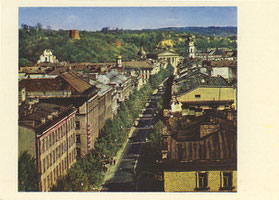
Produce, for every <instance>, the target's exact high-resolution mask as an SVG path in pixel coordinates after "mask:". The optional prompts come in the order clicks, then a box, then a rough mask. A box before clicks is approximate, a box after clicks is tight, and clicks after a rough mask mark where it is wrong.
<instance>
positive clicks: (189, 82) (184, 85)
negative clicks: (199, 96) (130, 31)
mask: <svg viewBox="0 0 279 200" xmlns="http://www.w3.org/2000/svg"><path fill="white" fill-rule="evenodd" d="M199 87H206V88H208V87H210V88H220V87H232V86H231V85H230V84H229V83H228V82H227V81H226V80H225V79H224V78H223V77H221V76H218V77H211V76H208V75H206V74H203V73H201V72H199V71H195V72H192V73H190V74H188V75H186V76H183V77H181V78H179V79H177V80H176V84H175V85H173V90H174V92H175V94H176V95H178V96H179V95H182V94H185V93H187V92H189V91H191V90H193V89H196V88H199Z"/></svg>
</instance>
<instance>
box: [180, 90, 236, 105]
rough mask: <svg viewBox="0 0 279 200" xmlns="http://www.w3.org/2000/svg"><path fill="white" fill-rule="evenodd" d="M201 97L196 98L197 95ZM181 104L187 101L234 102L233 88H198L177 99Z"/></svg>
mask: <svg viewBox="0 0 279 200" xmlns="http://www.w3.org/2000/svg"><path fill="white" fill-rule="evenodd" d="M198 94H199V95H200V96H201V97H200V98H196V97H195V95H198ZM177 100H178V101H179V102H187V101H196V102H199V101H213V100H215V101H218V100H234V89H233V88H197V89H195V90H193V91H190V92H188V93H186V94H184V95H182V96H179V97H177Z"/></svg>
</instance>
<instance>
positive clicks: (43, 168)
mask: <svg viewBox="0 0 279 200" xmlns="http://www.w3.org/2000/svg"><path fill="white" fill-rule="evenodd" d="M42 171H43V173H44V172H45V171H46V161H45V158H44V159H43V166H42Z"/></svg>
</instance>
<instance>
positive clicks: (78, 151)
mask: <svg viewBox="0 0 279 200" xmlns="http://www.w3.org/2000/svg"><path fill="white" fill-rule="evenodd" d="M77 157H78V158H80V148H77Z"/></svg>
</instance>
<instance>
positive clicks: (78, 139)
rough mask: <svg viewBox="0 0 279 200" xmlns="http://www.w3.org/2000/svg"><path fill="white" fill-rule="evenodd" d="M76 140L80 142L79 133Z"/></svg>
mask: <svg viewBox="0 0 279 200" xmlns="http://www.w3.org/2000/svg"><path fill="white" fill-rule="evenodd" d="M76 140H77V143H78V144H79V143H80V135H77V137H76Z"/></svg>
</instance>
